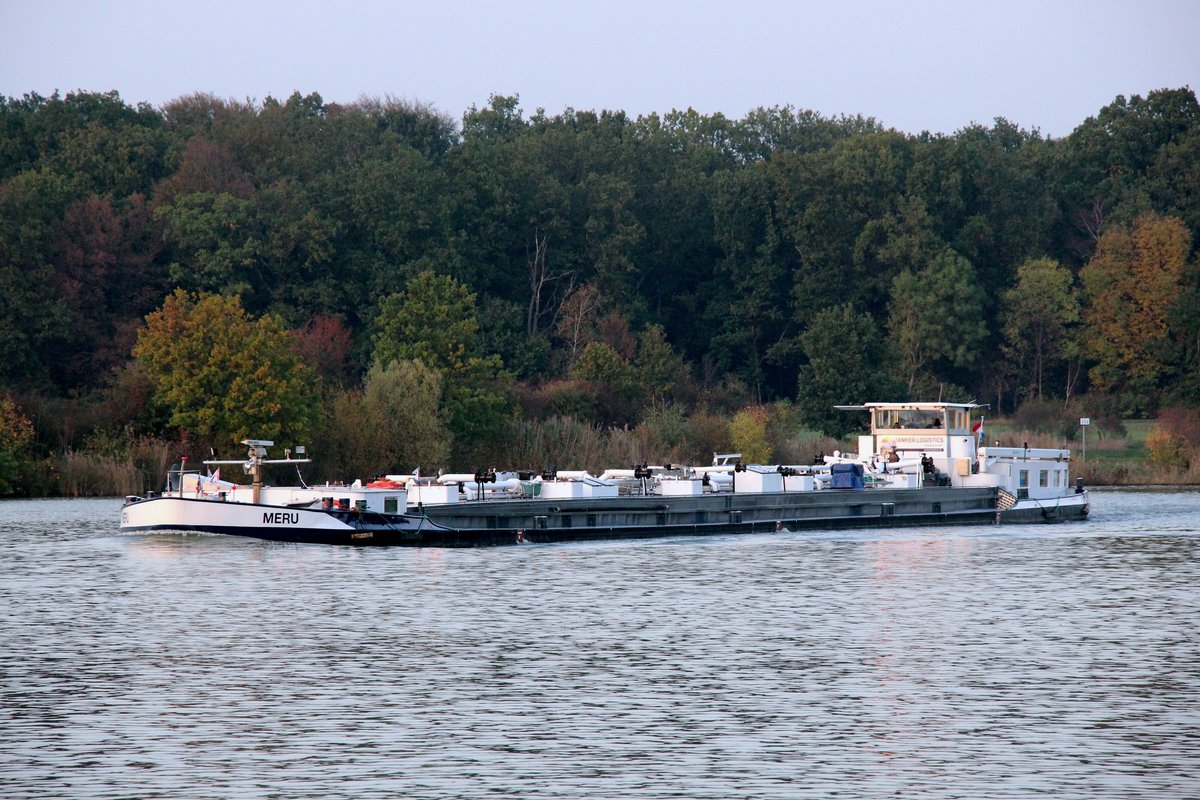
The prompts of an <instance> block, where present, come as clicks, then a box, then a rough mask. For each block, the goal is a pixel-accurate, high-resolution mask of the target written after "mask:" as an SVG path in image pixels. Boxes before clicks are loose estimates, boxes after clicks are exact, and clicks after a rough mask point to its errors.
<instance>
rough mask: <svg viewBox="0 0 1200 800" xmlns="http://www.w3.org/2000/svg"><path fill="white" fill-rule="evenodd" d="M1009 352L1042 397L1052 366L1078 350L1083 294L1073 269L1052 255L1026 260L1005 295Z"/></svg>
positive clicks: (1030, 389) (1031, 390)
mask: <svg viewBox="0 0 1200 800" xmlns="http://www.w3.org/2000/svg"><path fill="white" fill-rule="evenodd" d="M1001 314H1002V318H1003V320H1004V342H1005V343H1004V353H1005V355H1006V356H1007V357H1008V359H1009V361H1010V363H1011V364H1012V365H1013V367H1014V368H1015V369H1016V370H1017V371H1018V373H1019V374H1022V375H1024V380H1025V386H1026V387H1027V389H1026V393H1027V394H1029V395H1032V396H1034V397H1036V398H1038V399H1039V400H1040V399H1041V398H1042V390H1043V384H1044V381H1045V375H1046V371H1047V369H1053V368H1054V367H1055V366H1056V365H1058V364H1059V363H1061V361H1062V360H1063V359H1065V358H1067V357H1068V356H1070V355H1072V354H1073V350H1074V347H1073V342H1074V339H1073V335H1072V331H1073V328H1074V326H1075V325H1076V324H1078V322H1079V314H1080V312H1079V297H1078V293H1077V291H1076V289H1075V287H1074V281H1073V279H1072V277H1071V272H1070V270H1068V269H1066V268H1065V267H1063V266H1061V265H1059V263H1058V262H1057V261H1055V260H1054V259H1052V258H1038V259H1034V260H1032V261H1026V262H1025V263H1024V264H1022V265H1021V266H1020V267H1019V268H1018V269H1017V284H1016V286H1014V287H1013V288H1012V289H1009V290H1008V291H1007V292H1005V293H1004V296H1003V298H1002V312H1001Z"/></svg>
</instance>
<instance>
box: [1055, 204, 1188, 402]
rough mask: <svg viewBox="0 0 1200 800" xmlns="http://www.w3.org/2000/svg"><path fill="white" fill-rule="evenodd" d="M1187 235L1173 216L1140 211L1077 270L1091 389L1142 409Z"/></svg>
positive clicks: (1160, 361)
mask: <svg viewBox="0 0 1200 800" xmlns="http://www.w3.org/2000/svg"><path fill="white" fill-rule="evenodd" d="M1190 250H1191V233H1190V232H1189V231H1188V229H1187V227H1186V226H1185V225H1184V224H1183V222H1182V221H1180V220H1179V219H1176V218H1174V217H1163V216H1159V215H1157V214H1145V215H1143V216H1141V217H1139V218H1138V219H1137V220H1136V221H1135V222H1134V223H1133V225H1132V226H1131V227H1129V228H1125V227H1114V228H1110V229H1109V230H1108V231H1106V232H1105V233H1104V234H1103V235H1102V236H1101V237H1100V241H1099V242H1097V243H1096V252H1095V254H1094V255H1093V256H1092V258H1091V260H1090V261H1089V262H1088V263H1087V265H1086V266H1085V267H1084V268H1083V270H1081V271H1080V273H1079V277H1080V280H1081V281H1082V283H1083V290H1084V296H1085V297H1086V299H1087V307H1086V309H1085V311H1084V322H1085V323H1086V325H1087V333H1086V343H1087V348H1088V352H1087V355H1088V357H1089V358H1090V359H1092V360H1093V361H1094V362H1095V366H1093V367H1092V369H1091V370H1090V371H1089V373H1088V375H1089V377H1090V378H1091V382H1092V388H1093V389H1096V390H1098V391H1100V392H1103V393H1111V394H1117V395H1119V396H1120V397H1121V399H1122V402H1123V404H1124V405H1125V406H1126V409H1127V410H1132V411H1145V410H1148V409H1149V408H1151V407H1152V406H1153V405H1154V402H1155V389H1156V386H1157V384H1158V382H1159V379H1160V378H1161V377H1162V375H1163V374H1164V372H1165V371H1166V369H1167V367H1166V363H1165V358H1166V349H1167V344H1168V341H1169V339H1168V334H1169V326H1168V320H1169V319H1170V313H1171V309H1172V307H1173V306H1174V305H1175V303H1176V302H1177V300H1178V298H1179V296H1180V290H1181V286H1182V280H1183V275H1184V268H1185V266H1186V264H1187V257H1188V253H1189V252H1190Z"/></svg>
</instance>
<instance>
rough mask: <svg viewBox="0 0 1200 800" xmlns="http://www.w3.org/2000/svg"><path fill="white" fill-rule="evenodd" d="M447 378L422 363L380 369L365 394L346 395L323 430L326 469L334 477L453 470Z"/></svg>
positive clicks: (361, 391)
mask: <svg viewBox="0 0 1200 800" xmlns="http://www.w3.org/2000/svg"><path fill="white" fill-rule="evenodd" d="M442 391H443V386H442V375H441V373H440V372H438V371H437V370H435V369H430V368H429V367H427V366H425V365H424V364H422V363H421V362H420V361H393V362H392V363H390V364H388V365H387V366H386V367H383V366H380V365H378V364H376V365H375V366H373V367H371V369H370V371H368V372H367V377H366V380H365V381H364V384H363V387H362V388H361V389H352V390H350V391H347V392H344V393H343V394H341V395H340V396H339V397H338V398H337V399H336V400H335V401H334V407H333V413H332V414H330V415H329V416H328V417H327V419H326V422H325V424H324V425H323V430H322V436H321V450H322V456H321V463H322V467H323V469H324V470H325V471H326V472H328V473H329V474H331V475H338V476H341V477H347V476H358V477H361V478H368V477H370V476H372V475H375V474H378V473H381V472H383V473H387V472H392V473H396V472H409V471H411V470H413V469H415V468H417V467H420V468H422V470H424V471H425V472H426V473H427V474H433V473H434V472H435V471H436V470H437V469H438V468H441V467H445V466H447V464H446V460H447V457H448V456H449V449H450V448H449V444H450V436H449V433H448V432H447V431H446V428H445V425H444V423H443V420H442V412H441V411H440V407H441V403H442Z"/></svg>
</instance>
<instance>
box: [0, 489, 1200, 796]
mask: <svg viewBox="0 0 1200 800" xmlns="http://www.w3.org/2000/svg"><path fill="white" fill-rule="evenodd" d="M118 514H119V502H118V501H114V500H99V501H31V502H25V501H10V502H5V503H0V536H2V537H3V545H4V546H3V549H0V797H4V798H50V797H54V798H322V799H323V800H324V799H325V798H383V797H410V798H457V797H465V798H482V797H500V798H508V797H511V798H583V797H587V798H697V799H700V798H805V797H846V798H858V797H922V798H925V797H931V798H959V797H961V798H1027V797H1032V796H1038V795H1044V796H1052V797H1055V798H1064V797H1065V798H1107V797H1112V798H1118V797H1120V798H1124V797H1200V561H1198V558H1197V556H1198V555H1200V493H1196V492H1186V491H1183V492H1181V491H1169V492H1152V491H1098V492H1095V493H1094V502H1093V519H1092V521H1091V522H1088V523H1084V524H1076V525H1060V526H1029V527H1011V528H994V527H978V528H940V529H937V528H930V529H907V530H898V531H874V532H845V531H841V532H830V533H825V534H822V533H819V532H818V533H812V532H806V533H803V534H788V533H783V534H776V535H761V536H759V535H755V536H745V537H737V536H727V537H720V538H714V539H669V540H660V541H652V542H616V543H601V544H572V545H539V546H525V547H510V548H496V549H486V550H461V551H458V550H435V549H429V550H410V549H381V550H357V549H349V548H338V547H327V546H305V545H290V544H272V543H265V542H258V541H253V540H241V539H237V538H232V537H220V536H208V535H179V534H146V535H120V534H119V533H118V532H117V518H118Z"/></svg>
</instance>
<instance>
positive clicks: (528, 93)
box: [0, 0, 1200, 137]
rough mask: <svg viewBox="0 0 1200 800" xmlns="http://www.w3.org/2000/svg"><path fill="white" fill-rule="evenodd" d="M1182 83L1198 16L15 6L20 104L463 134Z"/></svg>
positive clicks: (984, 117)
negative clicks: (209, 109)
mask: <svg viewBox="0 0 1200 800" xmlns="http://www.w3.org/2000/svg"><path fill="white" fill-rule="evenodd" d="M1181 86H1190V87H1191V88H1192V89H1194V90H1197V91H1200V2H1198V1H1197V0H1141V2H1137V3H1135V2H1133V1H1132V0H1121V1H1120V2H1117V1H1115V0H1086V1H1085V0H1071V1H1069V2H1055V1H1054V0H1012V1H1011V2H984V1H982V0H951V1H950V2H943V1H941V0H938V1H937V2H921V0H894V2H874V1H868V0H862V1H861V2H836V0H830V1H829V2H825V3H810V2H784V1H783V0H743V2H728V0H723V2H715V0H690V1H688V2H685V1H683V0H679V1H678V2H654V0H640V1H634V2H626V1H625V0H620V2H602V0H591V2H572V0H558V1H557V2H553V1H547V2H526V1H525V0H508V1H507V2H465V1H464V0H438V1H437V2H431V1H429V0H410V1H409V2H401V1H400V0H397V1H396V2H386V0H361V1H360V2H354V0H343V1H342V2H338V3H334V2H323V1H321V0H260V1H257V2H256V0H206V2H194V0H125V2H111V1H109V2H106V1H105V0H0V94H3V95H8V96H10V97H20V96H22V95H24V94H26V93H29V92H37V93H39V94H42V95H48V94H50V93H52V92H54V91H55V90H57V91H60V92H63V93H66V92H69V91H73V90H77V89H84V90H89V91H109V90H114V89H115V90H116V91H118V92H120V94H121V97H122V98H124V99H125V100H126V101H127V102H130V103H137V102H143V101H144V102H148V103H151V104H152V105H155V106H161V105H162V104H163V103H166V102H167V101H169V100H171V99H173V98H176V97H179V96H181V95H187V94H192V93H195V92H211V93H213V94H216V95H218V96H220V97H225V98H234V99H238V100H246V99H251V100H255V101H261V100H262V99H263V98H265V97H267V96H274V97H276V98H280V99H283V98H286V97H287V96H288V95H290V94H291V93H292V92H293V91H299V92H301V93H302V94H308V93H310V92H317V93H319V94H320V95H321V96H322V97H323V98H324V99H325V100H326V101H327V102H350V101H353V100H356V99H358V98H359V97H361V96H364V95H366V96H385V95H391V96H393V97H398V98H403V99H406V100H410V101H418V102H422V103H427V104H429V105H432V106H434V107H435V108H437V109H439V110H440V111H443V112H446V113H447V114H449V115H450V116H452V117H454V118H456V119H461V117H462V113H463V111H465V110H467V109H468V108H469V107H470V106H471V105H472V104H475V105H480V106H482V105H485V104H486V103H487V100H488V96H489V95H491V94H493V93H497V94H516V95H520V98H521V106H522V108H524V109H525V111H526V112H527V113H532V112H533V111H535V110H536V109H537V108H539V107H540V108H544V109H545V110H546V111H547V113H550V114H555V113H558V112H561V111H562V110H563V109H565V108H567V107H572V108H576V109H596V110H600V109H621V110H624V111H626V112H628V113H629V114H631V115H633V116H637V115H640V114H648V113H651V112H659V113H664V112H667V111H670V110H672V109H684V108H689V107H691V108H695V109H696V110H697V111H700V112H703V113H706V114H707V113H714V112H722V113H724V114H726V115H728V116H731V117H742V116H744V115H745V113H746V112H747V111H749V110H750V109H753V108H756V107H758V106H775V105H791V106H794V107H796V108H798V109H803V108H808V109H813V110H815V111H818V112H820V113H821V114H824V115H826V116H837V115H841V114H849V115H853V114H862V115H864V116H872V117H875V118H876V119H877V120H879V121H880V122H881V123H883V124H884V125H886V126H889V127H894V128H898V129H900V130H904V131H909V132H919V131H922V130H930V131H935V132H942V133H953V132H954V131H955V130H958V129H959V128H962V127H963V126H965V125H969V124H971V123H972V122H979V123H983V124H990V123H991V122H992V120H993V119H994V118H995V117H1006V118H1007V119H1009V120H1010V121H1012V122H1014V123H1016V124H1018V125H1020V126H1021V127H1023V128H1027V129H1033V128H1036V129H1038V130H1040V131H1041V132H1042V133H1043V134H1045V135H1047V136H1054V137H1058V136H1064V135H1066V134H1068V133H1070V132H1071V130H1072V129H1073V128H1074V127H1075V126H1076V125H1078V124H1079V123H1081V122H1082V121H1083V120H1084V119H1086V118H1087V117H1088V116H1090V115H1093V114H1095V113H1096V112H1097V111H1098V110H1099V109H1100V108H1101V107H1102V106H1104V105H1105V104H1107V103H1109V102H1111V101H1112V100H1113V98H1114V97H1116V96H1117V95H1118V94H1124V95H1126V96H1129V95H1133V94H1140V95H1145V94H1146V93H1148V92H1150V91H1152V90H1154V89H1160V88H1178V87H1181Z"/></svg>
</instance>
